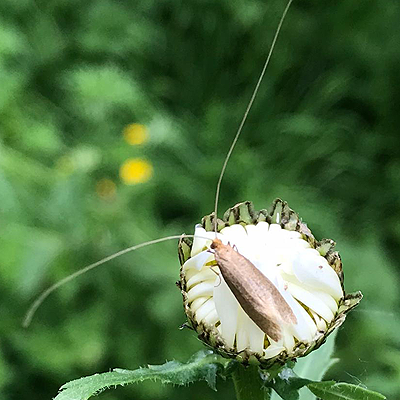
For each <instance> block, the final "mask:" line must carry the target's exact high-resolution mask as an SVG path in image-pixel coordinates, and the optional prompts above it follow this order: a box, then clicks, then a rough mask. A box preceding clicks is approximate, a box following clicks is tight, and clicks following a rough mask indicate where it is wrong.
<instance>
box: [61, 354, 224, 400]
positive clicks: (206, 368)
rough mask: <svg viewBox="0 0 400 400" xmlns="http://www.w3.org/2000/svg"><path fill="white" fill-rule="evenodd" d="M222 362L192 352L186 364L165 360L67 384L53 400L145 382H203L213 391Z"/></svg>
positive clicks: (79, 398)
mask: <svg viewBox="0 0 400 400" xmlns="http://www.w3.org/2000/svg"><path fill="white" fill-rule="evenodd" d="M225 364H226V361H225V360H224V359H223V358H221V357H220V356H218V355H216V354H214V353H213V352H212V351H201V352H199V353H196V354H195V356H194V357H192V358H191V359H190V360H189V362H187V363H186V364H182V363H180V362H177V361H168V362H166V363H165V364H163V365H149V366H147V367H145V368H139V369H136V370H133V371H130V370H126V369H115V370H113V371H111V372H105V373H102V374H95V375H92V376H87V377H84V378H80V379H76V380H74V381H71V382H68V383H66V384H65V385H63V386H62V387H61V388H60V393H59V394H58V395H57V396H56V398H55V399H54V400H87V399H89V398H90V397H91V396H93V395H95V394H99V393H100V392H102V391H104V390H106V389H109V388H111V387H112V388H115V387H116V386H125V385H128V384H131V383H137V382H143V381H145V380H154V381H160V382H162V383H172V384H175V385H186V384H189V383H192V382H195V381H199V380H204V381H206V382H207V383H208V385H209V386H210V387H211V388H212V389H213V390H216V378H217V373H218V372H219V371H220V370H223V368H224V365H225Z"/></svg>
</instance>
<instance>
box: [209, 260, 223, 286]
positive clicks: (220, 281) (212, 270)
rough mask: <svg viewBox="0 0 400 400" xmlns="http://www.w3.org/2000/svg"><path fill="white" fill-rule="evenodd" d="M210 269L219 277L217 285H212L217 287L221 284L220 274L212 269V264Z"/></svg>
mask: <svg viewBox="0 0 400 400" xmlns="http://www.w3.org/2000/svg"><path fill="white" fill-rule="evenodd" d="M210 269H211V271H212V272H214V274H215V275H217V276H218V278H219V283H218V285H217V286H214V287H218V286H219V285H220V284H221V282H222V280H221V276H220V274H219V273H218V272H217V271H215V270H214V269H213V266H212V265H210Z"/></svg>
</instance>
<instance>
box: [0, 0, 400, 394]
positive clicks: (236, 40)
mask: <svg viewBox="0 0 400 400" xmlns="http://www.w3.org/2000/svg"><path fill="white" fill-rule="evenodd" d="M284 6H285V3H284V2H283V1H281V0H272V1H270V0H246V1H244V0H236V1H232V0H218V1H216V0H214V1H209V0H192V1H179V0H157V1H153V0H141V1H140V0H138V1H112V0H98V1H96V2H90V1H89V2H85V1H82V0H81V1H78V0H58V1H55V0H47V1H44V0H37V1H31V0H18V1H15V0H3V1H2V2H1V3H0V221H1V222H0V224H1V225H0V226H1V230H0V285H1V286H0V299H1V306H0V331H1V335H0V393H1V397H2V398H4V399H18V400H24V399H30V400H36V399H37V400H39V399H40V400H44V399H51V398H52V397H54V396H55V395H56V393H57V390H58V388H59V387H60V386H61V385H62V384H63V383H65V382H66V381H69V380H72V379H75V378H78V377H80V376H84V375H90V374H93V373H96V372H102V371H108V370H109V369H110V368H113V367H121V368H128V369H134V368H136V367H138V366H140V365H145V364H147V363H152V364H160V363H163V362H164V361H165V360H167V359H168V360H169V359H172V358H174V359H177V360H179V361H186V360H187V359H188V358H189V357H190V355H191V354H192V353H193V352H195V351H197V350H198V349H200V348H202V344H201V343H200V342H199V341H198V340H197V339H196V337H195V335H194V334H193V333H192V332H190V331H180V330H179V329H178V327H179V326H180V324H181V323H182V322H184V320H185V318H184V314H183V310H182V304H181V296H180V294H179V291H178V290H177V288H176V287H175V285H174V282H175V281H176V279H177V277H178V269H179V266H178V264H179V263H178V259H177V251H176V242H170V243H166V244H159V245H157V246H154V247H152V248H147V249H142V250H140V251H137V252H136V253H131V254H128V255H125V256H123V257H121V258H119V259H117V260H115V261H112V262H110V263H109V264H108V265H104V266H102V267H100V268H99V269H97V270H96V271H93V272H92V273H88V274H87V275H85V276H83V277H81V278H79V279H78V280H76V281H74V282H72V283H70V284H69V285H67V286H65V287H63V288H61V289H60V290H59V291H58V292H56V293H54V294H53V295H52V296H51V298H49V299H48V301H47V302H45V303H44V304H43V306H42V308H40V309H39V311H38V313H37V315H36V317H35V319H34V320H33V323H32V325H31V326H30V327H29V329H27V330H24V329H23V328H21V322H22V319H23V315H24V313H25V311H26V310H27V308H28V306H29V305H30V302H31V301H32V300H33V299H34V298H35V296H37V295H38V294H39V293H40V291H41V290H43V289H45V288H46V287H47V286H48V285H50V284H52V283H54V282H56V281H57V280H59V279H61V278H63V277H64V276H66V275H68V274H70V273H72V272H74V271H76V270H77V269H78V268H80V267H82V266H85V265H87V264H89V263H92V262H94V261H97V260H99V259H100V258H102V257H104V256H107V255H109V254H111V253H113V252H115V251H118V250H120V249H122V248H124V247H127V246H131V245H133V244H137V243H140V242H142V241H145V240H149V239H153V238H158V237H162V236H164V235H171V234H180V233H182V232H186V233H191V232H192V231H193V226H194V224H195V223H197V222H198V221H199V220H200V219H201V217H202V216H203V215H205V214H207V213H209V212H211V211H212V209H213V201H214V195H215V186H216V182H217V178H218V174H219V171H220V169H221V166H222V162H223V158H224V157H225V154H226V152H227V150H228V147H229V145H230V143H231V140H232V138H233V136H234V133H235V130H236V129H237V127H238V124H239V122H240V119H241V117H242V115H243V112H244V109H245V107H246V105H247V102H248V100H249V98H250V95H251V92H252V90H253V87H254V84H255V81H256V79H257V77H258V74H259V72H260V69H261V66H262V63H263V61H264V59H265V56H266V54H267V51H268V47H269V44H270V42H271V39H272V37H273V34H274V32H275V29H276V26H277V23H278V20H279V18H280V15H281V13H282V11H283V9H284ZM399 19H400V6H399V3H398V1H397V0H385V2H381V1H380V0H368V1H363V2H359V1H355V0H348V1H342V2H337V1H324V2H321V1H317V0H307V1H306V0H295V2H294V4H293V7H292V9H291V10H290V12H289V15H288V18H287V20H286V22H285V24H284V28H283V31H282V35H281V37H280V39H279V41H278V45H277V49H276V52H275V54H274V56H273V59H272V63H271V65H270V68H269V70H268V72H267V77H266V79H265V80H264V82H263V85H262V87H261V90H260V93H259V96H258V98H257V100H256V103H255V105H254V108H253V110H252V112H251V114H250V117H249V121H248V123H247V125H246V126H245V129H244V131H243V135H242V137H241V138H240V141H239V142H238V145H237V148H236V150H235V152H234V154H233V157H232V159H231V162H230V164H229V166H228V169H227V172H226V176H225V179H224V182H223V186H222V193H221V201H220V208H219V209H220V215H221V214H222V212H223V211H224V210H225V209H226V208H228V207H230V206H233V205H234V204H236V203H237V202H239V201H243V200H252V201H253V202H254V203H255V207H256V208H257V209H260V208H265V207H268V206H269V205H270V204H271V202H272V200H273V199H274V198H275V197H281V198H283V199H285V200H287V201H288V202H289V205H290V206H291V207H292V208H294V209H295V210H296V211H297V212H298V213H299V214H300V215H301V216H302V217H303V219H304V220H305V221H306V222H307V223H308V224H309V226H310V227H311V229H313V232H314V233H315V235H316V237H317V238H322V237H330V238H333V239H335V240H336V241H337V243H338V246H337V247H338V250H339V251H340V252H341V255H342V258H343V262H344V268H345V277H346V280H345V285H346V289H347V290H348V291H355V290H362V292H363V293H364V295H365V298H364V300H363V301H362V303H361V305H360V306H359V307H358V309H357V310H356V311H354V312H352V313H351V314H350V316H349V317H348V320H347V321H346V323H345V325H344V328H341V330H340V332H339V336H338V342H337V357H340V358H341V363H340V364H337V365H336V366H335V367H334V368H332V369H331V371H330V373H329V375H330V377H331V378H335V379H341V380H345V381H347V382H351V383H355V384H361V385H367V386H368V387H369V388H371V389H375V390H379V391H381V392H383V393H384V394H386V395H387V396H389V398H392V399H394V398H400V351H399V348H400V335H399V332H400V318H399V312H398V309H399V306H400V302H399V297H400V295H399V290H398V287H399V274H400V269H399V260H398V249H399V246H400V219H399V217H400V158H399V156H400V135H399V126H400V113H399V112H398V110H399V109H400V108H399V107H400V73H399V66H400V31H399ZM218 386H219V391H218V392H217V393H214V392H212V391H211V390H209V389H208V388H207V387H206V384H205V383H204V382H201V383H197V384H195V385H192V386H190V387H185V388H175V387H170V386H162V385H160V384H158V383H157V384H156V383H145V384H141V385H136V386H131V387H126V388H123V389H121V388H120V389H118V390H116V391H108V392H106V393H104V394H102V395H101V398H102V399H104V400H106V399H108V400H111V399H113V400H117V399H118V400H123V399H133V398H134V399H145V398H146V399H147V398H152V399H172V398H175V397H179V398H182V399H189V398H191V399H204V398H209V399H214V398H215V399H217V398H224V399H225V398H226V399H227V398H232V397H233V396H234V394H233V389H232V387H231V386H232V385H231V383H230V382H223V381H221V382H219V385H218Z"/></svg>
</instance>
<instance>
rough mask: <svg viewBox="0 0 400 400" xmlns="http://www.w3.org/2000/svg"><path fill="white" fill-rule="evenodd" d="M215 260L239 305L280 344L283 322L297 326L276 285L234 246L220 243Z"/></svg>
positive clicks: (217, 246)
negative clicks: (233, 247) (234, 248)
mask: <svg viewBox="0 0 400 400" xmlns="http://www.w3.org/2000/svg"><path fill="white" fill-rule="evenodd" d="M214 249H215V259H216V261H217V264H218V266H219V268H220V270H221V273H222V275H223V277H224V279H225V282H226V283H227V285H228V286H229V288H230V289H231V291H232V293H233V294H234V296H235V297H236V299H237V301H238V302H239V304H240V305H241V306H242V308H243V310H244V311H245V312H246V314H247V315H248V316H249V317H250V318H251V320H252V321H253V322H254V323H255V324H256V325H257V326H258V327H259V328H260V329H261V330H262V331H263V332H264V333H266V334H267V335H268V336H270V337H271V338H272V339H273V340H275V341H277V340H279V339H280V338H281V337H282V329H281V324H282V322H284V323H288V324H292V323H293V324H295V323H297V319H296V316H295V315H294V314H293V311H292V309H291V308H290V307H289V305H288V304H287V303H286V301H285V299H284V298H283V296H282V295H281V294H280V293H279V290H278V289H277V288H276V287H275V285H274V284H273V283H272V282H271V281H270V280H269V279H268V278H267V277H266V276H265V275H264V274H263V273H261V272H260V271H259V270H258V269H257V268H256V267H255V266H254V265H253V264H252V263H251V262H250V261H249V260H248V259H247V258H246V257H244V256H242V255H241V254H239V253H238V252H236V251H235V250H233V249H232V247H231V246H228V245H224V244H222V243H218V244H217V245H216V246H215V247H214Z"/></svg>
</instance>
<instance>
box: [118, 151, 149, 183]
mask: <svg viewBox="0 0 400 400" xmlns="http://www.w3.org/2000/svg"><path fill="white" fill-rule="evenodd" d="M152 175H153V167H152V165H151V164H150V163H149V162H148V161H146V160H143V159H141V158H130V159H128V160H126V161H125V162H124V163H123V164H122V166H121V168H120V170H119V176H120V178H121V180H122V182H124V183H125V184H126V185H135V184H137V183H143V182H147V181H148V180H149V179H150V178H151V176H152Z"/></svg>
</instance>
